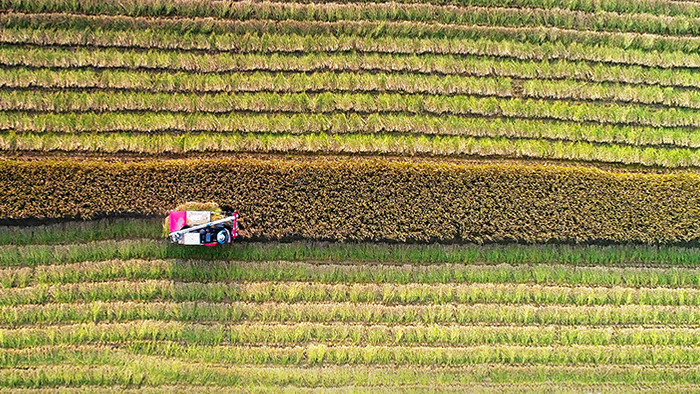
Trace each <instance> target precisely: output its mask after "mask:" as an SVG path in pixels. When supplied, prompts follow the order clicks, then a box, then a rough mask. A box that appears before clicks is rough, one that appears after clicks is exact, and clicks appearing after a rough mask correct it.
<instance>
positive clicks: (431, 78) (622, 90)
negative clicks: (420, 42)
mask: <svg viewBox="0 0 700 394" xmlns="http://www.w3.org/2000/svg"><path fill="white" fill-rule="evenodd" d="M512 85H513V82H512V81H511V80H510V79H506V78H491V77H465V76H436V75H415V74H413V75H411V74H400V73H391V74H389V73H376V74H375V73H337V72H325V73H313V74H307V73H291V74H289V73H277V74H273V73H267V72H259V71H258V72H254V73H230V74H190V73H181V72H177V73H152V72H133V71H102V72H96V71H94V70H50V69H40V70H31V69H0V87H5V88H12V89H18V88H25V89H26V88H34V89H52V90H53V89H104V90H118V91H123V90H131V91H148V92H180V93H182V92H190V93H192V92H196V93H233V92H261V91H265V92H279V93H300V92H307V93H309V92H402V93H429V94H439V95H454V94H466V95H480V96H496V97H512V96H517V95H518V94H515V93H513V88H512ZM519 95H520V96H523V97H532V98H545V99H574V100H582V101H596V100H603V101H615V102H622V103H635V104H657V105H665V106H671V107H687V108H695V109H698V108H700V91H694V90H687V89H673V88H661V87H657V86H632V85H626V84H625V85H618V84H608V83H603V84H592V83H584V82H574V81H559V80H556V81H542V80H526V81H524V83H523V92H522V94H519Z"/></svg>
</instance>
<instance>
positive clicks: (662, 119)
mask: <svg viewBox="0 0 700 394" xmlns="http://www.w3.org/2000/svg"><path fill="white" fill-rule="evenodd" d="M0 110H3V111H33V112H118V111H139V112H140V111H147V112H151V111H157V112H186V113H193V112H206V113H232V112H255V113H279V112H283V113H333V112H345V113H347V112H350V113H353V112H354V113H361V114H367V113H403V114H440V115H469V116H482V117H515V118H526V119H551V120H563V121H573V122H599V123H604V124H630V125H639V126H654V127H693V128H697V127H700V111H698V110H693V109H686V108H663V109H657V108H650V107H647V106H638V105H621V104H605V105H601V104H595V103H588V102H573V103H572V102H563V101H549V100H540V99H520V98H497V97H476V96H464V95H455V96H439V95H430V94H398V93H379V94H367V93H318V94H313V93H310V94H306V93H285V94H281V93H267V92H261V93H240V94H234V93H221V94H201V95H200V94H194V93H144V92H100V91H98V92H74V91H66V92H34V91H2V90H0Z"/></svg>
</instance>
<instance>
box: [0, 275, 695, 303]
mask: <svg viewBox="0 0 700 394" xmlns="http://www.w3.org/2000/svg"><path fill="white" fill-rule="evenodd" d="M157 300H167V301H177V302H181V301H207V302H223V301H231V302H233V301H240V302H270V301H274V302H288V303H295V302H357V303H382V304H387V305H412V304H445V303H456V304H479V303H498V304H538V305H548V304H560V305H689V306H700V290H697V289H649V288H642V289H636V288H624V287H613V288H607V287H603V288H600V287H563V286H542V285H534V284H521V285H512V284H492V283H486V284H458V285H453V284H413V283H410V284H318V283H313V282H285V283H278V282H251V283H246V282H217V283H202V282H188V283H177V282H173V281H171V280H144V281H139V282H132V281H109V282H97V283H79V284H66V285H55V286H38V287H27V288H19V289H6V290H5V291H4V292H3V294H1V295H0V305H24V304H44V303H48V302H55V303H72V302H95V301H144V302H148V301H157Z"/></svg>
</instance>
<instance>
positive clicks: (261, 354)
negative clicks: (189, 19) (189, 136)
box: [3, 341, 700, 366]
mask: <svg viewBox="0 0 700 394" xmlns="http://www.w3.org/2000/svg"><path fill="white" fill-rule="evenodd" d="M124 347H125V348H126V349H128V351H129V352H131V353H136V354H148V355H162V356H166V357H177V358H182V359H186V360H187V359H189V360H196V361H200V362H213V363H226V364H277V365H289V364H301V365H319V364H336V365H345V364H350V365H373V364H403V365H445V366H449V365H472V364H486V363H504V364H573V365H576V364H600V365H606V364H617V365H619V364H647V365H688V364H695V363H697V362H698V361H700V348H697V347H685V346H683V347H681V346H663V347H661V346H658V347H656V346H655V347H650V346H587V345H573V346H542V347H536V346H518V345H486V346H469V347H454V348H453V347H428V346H416V347H409V346H326V345H321V344H311V345H308V346H295V347H293V348H279V347H274V346H259V347H258V346H255V347H248V346H240V347H239V346H203V345H182V344H179V343H178V342H169V341H160V342H151V341H133V342H130V343H127V344H125V345H124ZM49 349H51V348H49ZM59 349H60V348H59ZM6 352H7V353H9V354H7V356H6V360H7V361H6V362H7V363H6V364H4V365H3V366H7V365H10V366H12V365H22V364H25V363H26V361H24V359H23V357H22V356H20V355H18V354H17V353H16V351H14V350H6ZM49 354H50V350H49ZM29 362H31V361H29Z"/></svg>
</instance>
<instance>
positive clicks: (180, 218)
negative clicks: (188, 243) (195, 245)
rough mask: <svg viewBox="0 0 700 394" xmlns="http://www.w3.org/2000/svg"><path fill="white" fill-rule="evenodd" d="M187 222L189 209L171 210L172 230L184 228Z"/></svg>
mask: <svg viewBox="0 0 700 394" xmlns="http://www.w3.org/2000/svg"><path fill="white" fill-rule="evenodd" d="M186 223H187V211H170V232H171V233H172V232H173V231H178V230H182V228H183V227H185V224H186Z"/></svg>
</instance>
